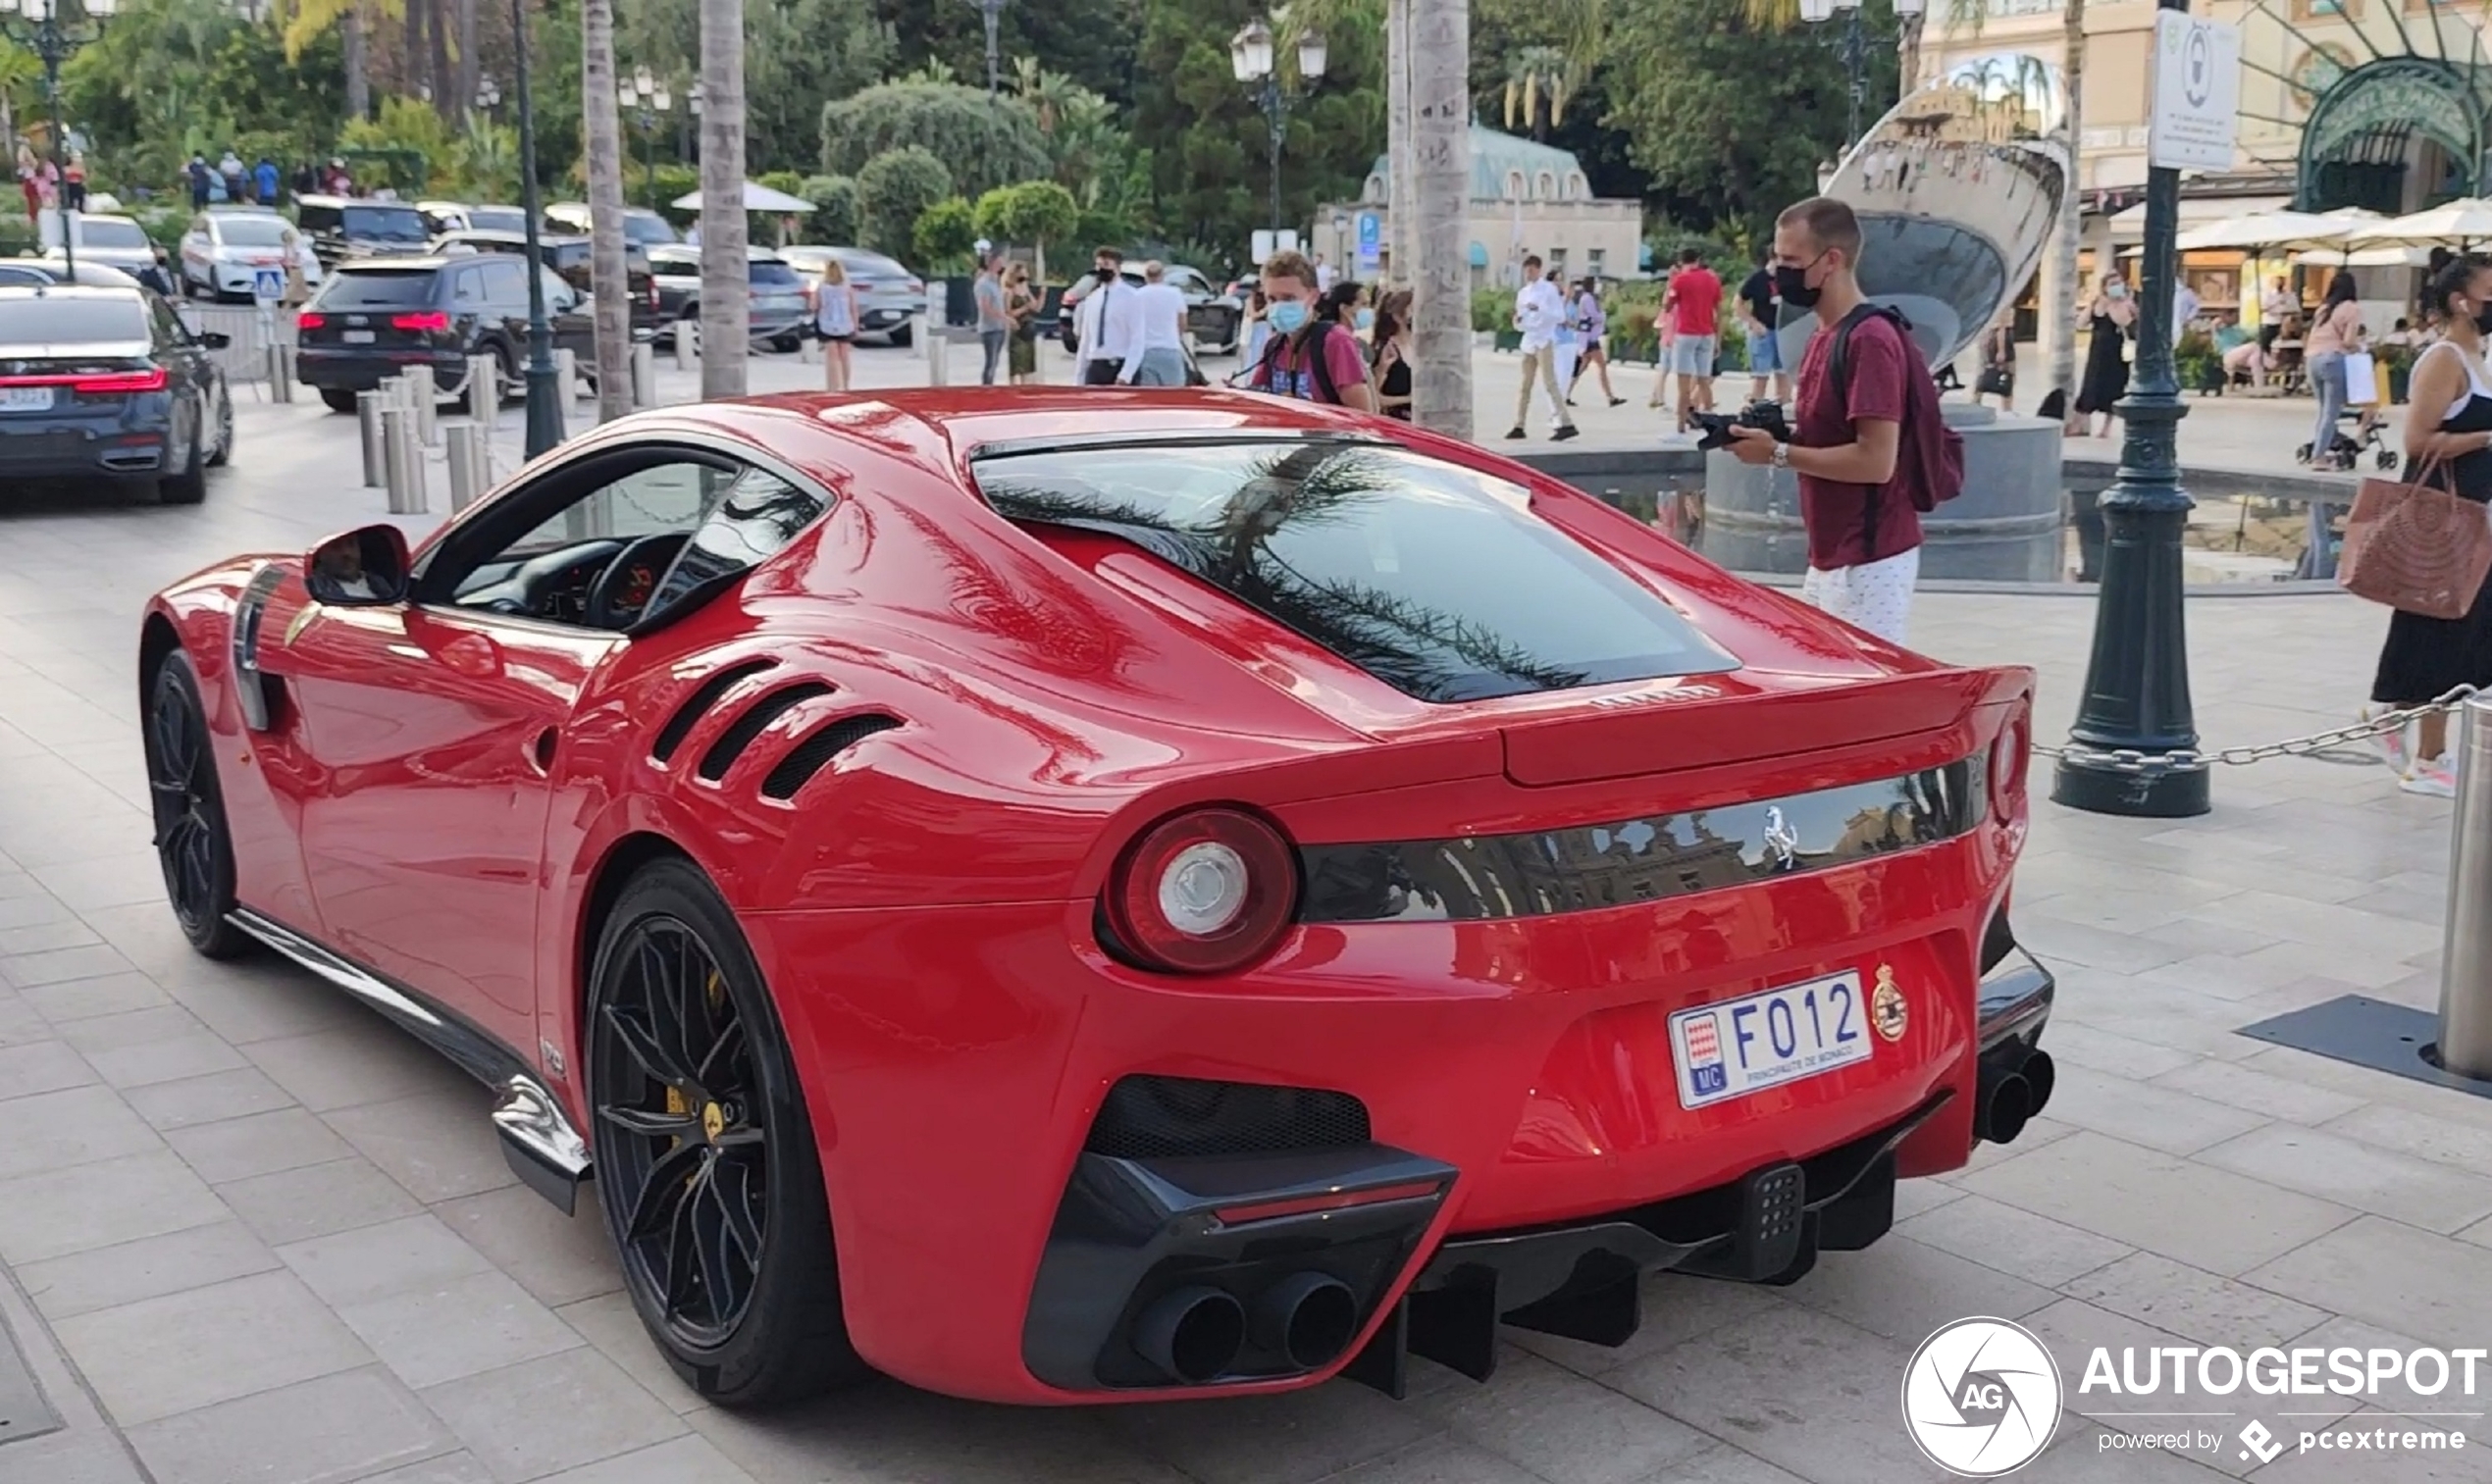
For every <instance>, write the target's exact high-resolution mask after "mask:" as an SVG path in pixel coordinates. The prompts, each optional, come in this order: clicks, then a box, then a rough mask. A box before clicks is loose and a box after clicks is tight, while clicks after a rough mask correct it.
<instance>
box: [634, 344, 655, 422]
mask: <svg viewBox="0 0 2492 1484" xmlns="http://www.w3.org/2000/svg"><path fill="white" fill-rule="evenodd" d="M632 405H633V406H635V407H654V406H656V405H657V347H656V346H654V345H651V344H650V343H649V341H647V340H639V341H635V342H634V343H633V345H632Z"/></svg>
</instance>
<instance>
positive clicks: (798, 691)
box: [701, 680, 831, 783]
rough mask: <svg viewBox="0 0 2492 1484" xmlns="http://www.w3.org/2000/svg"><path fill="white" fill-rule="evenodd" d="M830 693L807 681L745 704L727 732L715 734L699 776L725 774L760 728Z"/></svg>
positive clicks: (711, 778)
mask: <svg viewBox="0 0 2492 1484" xmlns="http://www.w3.org/2000/svg"><path fill="white" fill-rule="evenodd" d="M830 693H831V688H830V687H828V686H826V685H823V684H822V683H821V682H820V681H812V680H808V681H804V682H800V683H799V684H797V685H793V686H781V687H780V688H779V689H778V690H776V691H771V692H770V693H769V694H767V695H765V696H763V697H761V698H760V699H759V700H757V701H754V702H753V704H752V705H750V706H747V707H745V712H744V715H742V716H739V717H737V718H736V719H735V721H734V722H733V723H732V724H730V725H729V726H728V728H727V730H726V731H724V732H722V733H720V734H718V740H717V741H716V742H711V743H710V744H709V750H708V751H706V752H704V753H702V754H701V777H703V778H705V779H707V780H709V781H710V782H711V783H716V782H717V781H718V780H720V779H722V778H724V777H726V776H727V769H728V768H729V767H731V766H732V765H733V764H734V763H735V760H736V759H737V758H739V757H741V756H743V755H744V749H745V748H747V747H750V746H752V745H753V739H754V738H756V737H759V736H760V735H761V729H762V728H764V727H766V726H768V725H770V724H771V723H772V722H774V721H777V720H778V719H779V718H780V717H782V716H785V715H787V714H788V712H790V711H791V710H794V709H795V708H796V707H798V706H801V705H803V704H804V703H805V702H806V701H809V700H811V699H813V697H815V696H817V695H828V694H830Z"/></svg>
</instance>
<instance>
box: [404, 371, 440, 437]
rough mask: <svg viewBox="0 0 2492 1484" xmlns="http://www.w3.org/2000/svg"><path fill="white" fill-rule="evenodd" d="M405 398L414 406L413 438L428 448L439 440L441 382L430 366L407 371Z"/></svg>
mask: <svg viewBox="0 0 2492 1484" xmlns="http://www.w3.org/2000/svg"><path fill="white" fill-rule="evenodd" d="M407 400H408V401H409V402H410V403H412V404H413V405H414V408H415V440H416V442H417V443H418V444H420V445H422V446H423V447H426V448H430V447H432V446H433V445H434V444H436V443H438V442H440V441H441V383H439V382H437V381H435V380H433V371H432V368H430V367H418V368H417V369H415V370H413V371H410V372H408V373H407Z"/></svg>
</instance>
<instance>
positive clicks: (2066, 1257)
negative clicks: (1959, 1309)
mask: <svg viewBox="0 0 2492 1484" xmlns="http://www.w3.org/2000/svg"><path fill="white" fill-rule="evenodd" d="M1895 1235H1896V1236H1899V1237H1904V1238H1907V1239H1909V1240H1911V1241H1913V1242H1918V1243H1921V1244H1923V1245H1925V1246H1928V1247H1933V1248H1936V1249H1938V1250H1939V1251H1941V1252H1947V1253H1953V1254H1955V1255H1957V1256H1959V1257H1967V1258H1970V1259H1972V1260H1973V1261H1975V1262H1978V1263H1980V1264H1981V1265H1982V1266H1984V1267H1988V1268H1994V1269H1997V1270H1998V1271H1999V1272H2003V1273H2009V1274H2012V1275H2014V1276H2016V1277H2019V1278H2023V1279H2024V1280H2026V1281H2027V1282H2029V1283H2037V1284H2041V1285H2043V1286H2044V1287H2053V1286H2056V1285H2058V1284H2062V1283H2065V1282H2067V1281H2068V1280H2069V1279H2071V1278H2074V1277H2076V1276H2077V1275H2079V1274H2080V1273H2089V1272H2092V1271H2094V1270H2095V1269H2096V1268H2098V1267H2102V1266H2103V1265H2105V1264H2107V1263H2110V1262H2113V1261H2116V1260H2117V1259H2119V1258H2121V1257H2123V1256H2126V1255H2127V1254H2129V1253H2130V1252H2131V1251H2132V1249H2131V1248H2130V1247H2129V1245H2128V1244H2126V1243H2124V1242H2114V1241H2112V1240H2110V1239H2109V1238H2107V1237H2098V1236H2096V1235H2095V1234H2094V1233H2092V1232H2089V1231H2083V1230H2080V1229H2079V1228H2077V1227H2073V1226H2070V1225H2068V1224H2067V1223H2066V1222H2064V1221H2053V1220H2051V1218H2050V1217H2048V1216H2037V1215H2035V1214H2034V1213H2033V1212H2031V1211H2027V1210H2020V1209H2018V1208H2017V1207H2015V1206H2012V1205H2008V1204H2006V1203H2002V1202H1998V1201H1993V1200H1990V1199H1988V1198H1987V1197H1983V1196H1976V1195H1973V1194H1970V1193H1969V1192H1968V1193H1965V1194H1964V1199H1963V1200H1961V1201H1956V1202H1950V1203H1947V1205H1945V1206H1942V1207H1939V1208H1938V1209H1936V1210H1933V1211H1930V1212H1929V1213H1927V1214H1925V1215H1920V1216H1915V1217H1913V1218H1912V1219H1911V1220H1909V1221H1898V1222H1897V1223H1896V1224H1895ZM1870 1251H1871V1252H1873V1253H1874V1252H1876V1251H1877V1249H1876V1248H1871V1249H1870Z"/></svg>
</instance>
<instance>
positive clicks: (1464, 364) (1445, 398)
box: [1408, 0, 1471, 438]
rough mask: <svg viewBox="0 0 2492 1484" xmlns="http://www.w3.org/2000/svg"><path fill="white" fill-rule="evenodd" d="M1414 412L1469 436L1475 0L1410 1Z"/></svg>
mask: <svg viewBox="0 0 2492 1484" xmlns="http://www.w3.org/2000/svg"><path fill="white" fill-rule="evenodd" d="M1410 3H1411V26H1410V41H1411V45H1410V58H1409V60H1410V69H1411V81H1410V91H1411V169H1410V171H1409V172H1408V174H1409V176H1410V177H1411V215H1412V227H1413V234H1414V235H1415V236H1416V237H1417V239H1418V244H1419V245H1418V262H1417V264H1416V267H1417V268H1418V270H1419V271H1418V272H1417V273H1415V274H1413V275H1412V276H1411V277H1412V282H1413V286H1414V287H1415V288H1416V289H1417V293H1416V295H1415V297H1414V300H1413V303H1412V312H1411V318H1412V322H1413V324H1412V329H1413V366H1412V372H1413V375H1412V386H1411V389H1412V393H1413V403H1412V408H1411V412H1412V417H1413V420H1414V421H1416V422H1417V423H1418V424H1419V425H1420V426H1421V427H1423V428H1427V429H1430V430H1432V431H1434V432H1437V433H1442V434H1447V435H1452V436H1454V437H1460V438H1468V437H1470V436H1471V258H1470V253H1469V252H1468V250H1467V248H1468V244H1469V243H1470V241H1471V230H1470V213H1471V0H1410Z"/></svg>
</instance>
